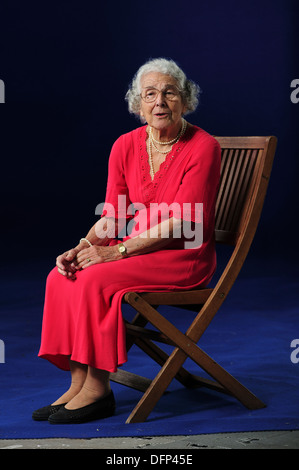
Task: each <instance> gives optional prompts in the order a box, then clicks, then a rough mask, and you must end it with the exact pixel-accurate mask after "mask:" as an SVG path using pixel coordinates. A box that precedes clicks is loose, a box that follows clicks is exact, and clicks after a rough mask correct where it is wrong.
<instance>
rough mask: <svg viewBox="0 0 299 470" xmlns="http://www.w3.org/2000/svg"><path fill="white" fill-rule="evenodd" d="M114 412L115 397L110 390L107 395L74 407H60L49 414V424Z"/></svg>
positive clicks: (94, 417) (83, 419) (101, 416)
mask: <svg viewBox="0 0 299 470" xmlns="http://www.w3.org/2000/svg"><path fill="white" fill-rule="evenodd" d="M114 413H115V399H114V395H113V392H112V390H111V391H110V393H109V394H108V395H106V396H105V397H103V398H100V399H98V400H97V401H94V402H92V403H90V404H89V405H86V406H82V407H80V408H76V409H67V408H66V407H65V406H63V407H62V408H60V410H59V411H57V413H54V414H52V415H51V416H49V418H48V421H49V422H50V423H51V424H76V423H87V422H89V421H93V420H97V419H103V418H108V417H110V416H112V415H114Z"/></svg>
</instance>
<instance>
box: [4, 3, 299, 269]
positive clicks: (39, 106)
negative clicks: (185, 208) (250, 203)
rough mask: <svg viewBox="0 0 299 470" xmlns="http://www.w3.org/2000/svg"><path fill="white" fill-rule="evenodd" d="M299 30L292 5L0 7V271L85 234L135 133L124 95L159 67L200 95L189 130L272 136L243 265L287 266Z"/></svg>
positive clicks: (291, 248) (291, 246) (296, 149)
mask: <svg viewBox="0 0 299 470" xmlns="http://www.w3.org/2000/svg"><path fill="white" fill-rule="evenodd" d="M298 19H299V15H298V2H296V1H291V0H258V1H257V0H251V1H250V2H248V1H240V0H227V1H222V0H214V1H213V0H212V1H200V0H186V1H185V2H182V1H178V0H173V1H172V2H169V1H161V0H160V1H155V0H152V1H151V2H140V1H137V0H131V1H127V2H120V3H117V4H116V3H115V2H101V1H98V0H97V1H96V0H93V1H91V0H89V1H86V2H81V1H80V2H79V1H78V0H69V1H67V0H60V1H51V2H40V1H39V2H38V1H28V2H22V1H21V0H15V1H11V2H9V3H8V2H7V4H4V2H1V6H0V50H1V52H0V79H2V80H3V81H4V82H5V101H6V102H5V104H3V105H2V106H1V107H0V125H1V128H0V155H1V186H0V191H1V193H0V194H1V214H0V217H1V219H0V220H1V247H2V253H1V259H2V262H4V263H5V262H6V261H9V262H10V263H12V262H15V261H18V260H21V261H27V260H33V259H40V258H42V257H48V258H49V257H50V258H51V257H52V258H53V260H54V259H55V257H56V255H57V254H59V253H60V252H62V251H64V250H65V249H68V248H70V247H71V246H73V245H74V244H76V243H77V241H78V239H79V238H80V237H81V236H84V235H85V233H86V232H87V230H88V229H89V227H90V226H91V225H92V224H93V223H94V222H95V220H96V217H95V214H94V210H95V207H96V205H97V204H98V203H100V202H103V199H104V195H105V184H106V177H107V161H108V156H109V152H110V148H111V145H112V143H113V142H114V140H115V139H116V138H117V137H118V136H119V135H120V134H122V133H124V132H127V131H129V130H131V129H132V128H134V127H136V126H138V125H139V122H138V121H137V120H136V118H134V117H133V116H131V115H129V113H128V111H127V106H126V102H125V101H124V95H125V93H126V90H127V87H128V84H129V82H130V81H131V79H132V77H133V75H134V73H135V71H136V70H137V68H138V67H139V66H140V65H142V64H143V63H144V62H145V61H146V60H147V59H148V58H150V57H159V56H164V57H171V58H173V59H174V60H175V61H177V62H178V63H179V65H181V67H182V68H183V69H184V70H185V72H186V73H187V75H188V76H189V77H190V78H191V79H193V80H194V81H196V82H197V83H198V84H199V85H200V87H201V89H202V91H203V93H202V95H201V104H200V107H199V108H198V110H197V111H196V113H194V114H192V115H190V117H189V120H190V121H191V122H192V123H195V124H197V125H199V126H201V127H203V128H204V129H206V130H207V131H209V132H210V133H212V134H217V135H244V134H246V135H249V134H251V135H265V134H275V135H276V136H277V137H278V141H279V144H278V149H277V154H276V159H275V165H274V169H273V173H272V178H271V182H270V187H269V192H268V197H267V200H266V204H265V209H264V213H263V218H262V221H261V225H260V227H259V231H258V234H257V237H256V240H255V243H254V247H253V253H255V254H257V255H262V256H263V257H264V259H265V260H267V261H268V260H271V259H273V256H275V259H276V260H277V265H279V262H282V260H283V259H284V258H285V256H287V255H289V256H290V259H293V257H294V255H295V253H294V252H295V242H296V238H295V237H296V231H295V230H293V227H294V222H296V212H297V211H296V208H297V201H298V191H297V188H298V184H297V175H298V155H299V141H298V115H299V103H298V104H295V103H292V102H291V99H290V95H291V92H292V88H291V86H290V85H291V81H292V80H293V79H296V78H299V70H298V69H299V67H298V46H299V44H298V42H299V41H298V27H297V24H298ZM294 216H295V220H294ZM286 241H287V243H286ZM3 247H4V249H3ZM278 260H279V262H278Z"/></svg>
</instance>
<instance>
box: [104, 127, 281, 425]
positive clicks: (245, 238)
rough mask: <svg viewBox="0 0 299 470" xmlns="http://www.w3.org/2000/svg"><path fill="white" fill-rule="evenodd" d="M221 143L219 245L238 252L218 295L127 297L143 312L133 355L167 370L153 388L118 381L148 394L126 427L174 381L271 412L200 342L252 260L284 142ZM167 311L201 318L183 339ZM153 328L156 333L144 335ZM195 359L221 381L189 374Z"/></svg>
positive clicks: (136, 322) (128, 378)
mask: <svg viewBox="0 0 299 470" xmlns="http://www.w3.org/2000/svg"><path fill="white" fill-rule="evenodd" d="M216 139H217V140H218V142H219V143H220V146H221V149H222V163H221V180H220V187H219V193H218V198H217V204H216V220H215V237H216V242H218V243H224V244H227V245H232V246H233V247H234V249H232V253H231V256H230V258H229V260H228V262H227V264H226V266H225V268H224V270H223V272H222V274H221V275H220V276H219V280H218V281H217V283H216V285H215V287H214V288H203V289H198V290H191V291H188V292H186V291H181V292H167V293H164V292H163V293H161V292H147V293H138V292H128V293H127V294H125V296H124V302H127V303H128V304H129V305H131V306H132V307H133V308H134V309H135V310H136V311H137V313H136V315H135V317H134V319H133V321H131V322H130V323H129V322H127V333H128V335H127V336H128V337H127V349H128V350H129V349H130V348H131V346H132V345H133V344H136V345H137V346H138V347H139V348H141V349H142V350H143V351H144V352H145V353H146V354H148V355H149V356H150V357H151V358H152V359H154V360H155V361H156V362H157V363H158V364H159V365H161V369H160V371H159V372H158V374H157V376H156V377H155V378H154V379H153V380H148V379H145V378H142V377H139V376H137V375H135V374H132V373H130V372H127V371H123V370H121V369H119V370H118V371H117V372H116V373H115V374H111V379H112V380H114V381H116V382H119V383H122V384H124V385H127V386H129V387H133V388H135V389H138V390H141V391H143V392H144V394H143V396H142V398H141V399H140V401H139V403H138V404H137V405H136V406H135V408H134V410H133V411H132V412H131V414H130V416H129V417H128V419H127V421H126V422H127V423H135V422H142V421H145V420H146V418H147V417H148V415H149V414H150V413H151V411H152V409H153V408H154V406H155V405H156V403H157V402H158V400H159V399H160V397H161V396H162V395H163V393H164V392H165V391H166V389H167V387H168V386H169V384H170V383H171V381H172V380H173V379H174V378H176V379H177V380H179V381H180V382H181V383H182V384H183V385H184V386H186V387H194V386H205V387H209V388H212V389H214V390H218V391H221V392H224V393H228V394H230V395H233V396H234V397H235V398H237V399H238V400H239V401H240V402H241V403H242V404H243V405H245V406H246V407H247V408H249V409H258V408H262V407H264V406H265V405H264V403H262V402H261V400H259V399H258V398H257V397H256V396H255V395H253V393H251V392H250V391H249V390H248V389H247V388H245V387H244V386H243V385H242V384H241V383H240V382H238V380H236V379H235V378H234V377H233V376H232V375H230V374H229V373H228V372H227V371H226V370H225V369H223V368H222V367H221V366H220V365H219V364H217V362H215V361H214V360H213V359H212V358H211V357H209V356H208V355H207V354H206V353H205V352H204V351H202V350H201V349H200V347H199V346H198V345H197V342H198V341H199V339H200V337H201V336H202V334H203V333H204V332H205V330H206V328H207V327H208V326H209V324H210V322H211V321H212V319H213V317H214V316H215V315H216V313H217V312H218V310H219V308H220V306H221V305H222V303H223V301H224V300H225V298H226V297H227V295H228V293H229V291H230V289H231V287H232V286H233V284H234V282H235V280H236V279H237V276H238V274H239V272H240V270H241V268H242V265H243V263H244V261H245V258H246V256H247V253H248V250H249V248H250V245H251V243H252V240H253V238H254V235H255V232H256V228H257V225H258V222H259V219H260V215H261V211H262V207H263V203H264V198H265V195H266V190H267V186H268V182H269V177H270V173H271V168H272V162H273V158H274V154H275V150H276V144H277V139H276V137H274V136H270V137H216ZM199 202H200V201H199ZM160 305H171V306H175V307H182V308H184V309H191V310H194V309H196V310H197V312H198V313H197V314H194V315H193V316H192V318H193V320H192V322H191V324H190V326H189V328H188V329H187V331H186V332H185V333H183V332H181V331H180V330H179V329H178V328H177V327H176V326H174V325H173V324H172V323H171V322H170V321H169V320H168V319H167V318H165V317H164V316H163V315H161V314H160V313H159V312H158V311H157V307H158V306H160ZM194 306H196V307H194ZM190 315H191V314H190ZM194 316H195V318H194ZM148 322H149V323H151V324H152V325H153V326H154V327H155V328H156V330H150V329H145V328H144V327H145V325H146V324H147V323H148ZM157 341H160V342H162V343H167V344H171V345H172V346H174V349H173V351H172V353H171V354H170V355H168V354H166V353H165V352H164V351H163V350H162V349H161V348H160V347H158V346H157V345H156V342H157ZM188 357H190V358H191V359H192V360H193V361H195V363H197V364H198V366H200V368H202V369H203V370H204V371H205V372H206V373H207V374H208V375H209V376H210V377H211V378H212V379H214V380H210V379H204V378H200V377H197V376H195V375H193V374H190V373H189V372H188V371H187V370H185V369H184V368H183V367H182V365H183V363H184V362H185V361H186V359H187V358H188Z"/></svg>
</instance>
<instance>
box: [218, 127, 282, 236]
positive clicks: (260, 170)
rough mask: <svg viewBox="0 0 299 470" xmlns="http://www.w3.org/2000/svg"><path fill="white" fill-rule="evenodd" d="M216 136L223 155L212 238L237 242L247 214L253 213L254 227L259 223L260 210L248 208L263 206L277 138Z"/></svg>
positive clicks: (252, 221)
mask: <svg viewBox="0 0 299 470" xmlns="http://www.w3.org/2000/svg"><path fill="white" fill-rule="evenodd" d="M215 138H216V139H217V140H218V142H219V144H220V146H221V157H222V158H221V179H220V186H219V192H218V197H217V202H216V219H215V238H216V242H218V243H225V244H230V245H236V243H237V241H238V239H239V237H240V235H241V234H242V232H243V231H244V230H245V222H246V220H247V219H248V217H251V216H252V215H253V220H251V224H254V226H255V228H256V226H257V224H258V221H259V217H260V212H261V210H260V211H256V213H255V214H251V213H250V210H251V211H252V210H253V209H254V208H255V207H256V206H258V207H259V206H260V208H262V205H263V202H264V198H265V195H266V190H267V183H268V179H269V177H270V172H271V168H272V162H273V158H274V154H275V149H276V143H277V139H276V137H274V136H268V137H217V136H216V137H215ZM263 183H265V184H263ZM256 198H258V201H256ZM253 199H255V204H253V203H252V201H253Z"/></svg>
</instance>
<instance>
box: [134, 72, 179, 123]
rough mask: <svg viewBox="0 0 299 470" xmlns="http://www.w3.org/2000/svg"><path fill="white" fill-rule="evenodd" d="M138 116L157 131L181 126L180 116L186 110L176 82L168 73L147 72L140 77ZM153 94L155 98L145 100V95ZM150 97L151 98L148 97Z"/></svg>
mask: <svg viewBox="0 0 299 470" xmlns="http://www.w3.org/2000/svg"><path fill="white" fill-rule="evenodd" d="M140 84H141V93H142V96H143V98H142V99H141V107H140V116H141V117H143V118H144V119H145V120H146V122H147V123H148V125H149V126H151V127H154V128H155V129H157V130H158V131H163V130H168V131H169V130H171V128H173V129H174V130H177V128H179V127H180V126H181V117H182V115H183V114H184V112H185V111H186V107H185V105H184V103H183V100H182V97H181V94H180V93H179V92H178V88H177V82H176V80H175V79H174V78H173V77H171V76H170V75H165V74H163V73H160V72H149V73H147V74H145V75H143V76H142V77H141V81H140ZM148 95H149V96H152V97H153V96H155V97H156V98H155V100H154V101H151V102H147V101H146V100H147V98H146V96H148ZM149 99H152V98H149Z"/></svg>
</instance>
